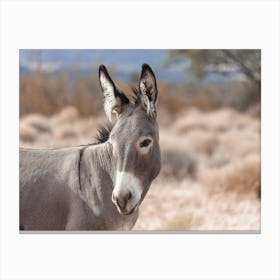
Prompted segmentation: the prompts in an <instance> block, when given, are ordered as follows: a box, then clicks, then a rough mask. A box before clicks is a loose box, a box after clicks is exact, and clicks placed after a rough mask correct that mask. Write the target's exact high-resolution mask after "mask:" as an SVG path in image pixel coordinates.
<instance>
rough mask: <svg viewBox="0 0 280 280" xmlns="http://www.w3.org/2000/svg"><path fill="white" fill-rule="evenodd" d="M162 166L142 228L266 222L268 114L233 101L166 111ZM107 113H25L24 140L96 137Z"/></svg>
mask: <svg viewBox="0 0 280 280" xmlns="http://www.w3.org/2000/svg"><path fill="white" fill-rule="evenodd" d="M158 118H159V130H160V145H161V151H162V170H161V173H160V175H159V176H158V178H157V179H156V180H155V181H154V182H153V184H152V186H151V188H150V190H149V192H148V194H147V196H146V198H145V200H144V201H143V203H142V205H141V206H140V215H139V219H138V221H137V223H136V225H135V227H134V230H259V229H260V121H259V119H258V118H256V117H254V116H251V115H250V114H241V113H239V112H236V111H234V110H232V109H227V108H224V109H220V110H217V111H213V112H209V113H202V112H199V111H197V110H195V109H191V110H188V111H186V113H185V114H181V115H180V116H177V117H175V118H174V117H172V118H171V117H170V116H168V114H167V113H166V112H163V111H160V112H159V117H158ZM102 122H104V116H100V117H97V118H81V117H79V114H78V112H77V111H76V110H75V109H74V108H72V107H68V108H65V109H64V110H63V111H61V112H60V113H58V114H56V115H53V116H51V117H45V116H42V115H38V114H32V115H27V116H24V117H23V118H22V119H21V120H20V146H22V147H33V148H42V147H45V148H49V147H66V146H73V145H80V144H87V143H92V142H93V141H94V135H95V134H96V131H97V127H98V123H102Z"/></svg>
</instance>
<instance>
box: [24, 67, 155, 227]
mask: <svg viewBox="0 0 280 280" xmlns="http://www.w3.org/2000/svg"><path fill="white" fill-rule="evenodd" d="M104 68H105V67H104V66H102V69H101V71H103V69H104ZM106 74H107V75H108V73H106ZM110 82H112V81H110ZM122 94H123V93H122ZM104 95H105V98H106V94H104ZM107 95H108V94H107ZM110 98H112V96H110ZM116 98H118V96H116ZM138 98H141V96H138ZM113 103H114V102H113ZM105 104H106V102H105ZM107 104H108V103H107ZM118 104H119V105H118V106H120V107H119V108H118V110H117V121H116V123H115V125H114V126H113V128H112V131H111V132H110V134H109V138H108V139H107V141H105V142H104V143H99V144H96V145H94V144H92V145H86V146H78V147H71V148H63V149H45V150H43V149H25V148H20V229H24V230H128V229H132V228H133V226H134V224H135V223H136V220H137V218H138V206H139V205H140V203H141V202H142V200H143V199H144V197H145V195H146V193H147V191H148V189H149V187H150V185H151V183H152V181H153V179H154V178H155V177H156V176H157V175H158V173H159V171H160V149H159V144H158V140H159V136H158V127H157V122H156V119H155V117H153V116H151V115H150V114H147V111H146V107H144V106H143V103H142V102H141V101H140V102H135V103H133V104H132V103H128V104H127V102H124V103H122V102H121V99H118ZM106 106H107V105H106ZM153 106H155V104H154V103H153ZM111 109H112V110H115V109H116V108H111ZM106 110H107V112H108V110H109V109H108V106H107V108H106ZM143 135H149V137H152V139H153V146H152V147H151V148H150V150H149V153H147V154H145V155H144V156H143V155H141V154H139V152H138V150H137V147H136V143H138V142H137V141H138V139H139V137H141V136H143ZM117 171H119V172H120V171H124V172H127V173H129V174H132V175H133V176H134V177H135V178H137V180H139V182H141V191H142V194H141V199H140V201H139V203H137V205H136V207H134V208H133V209H132V211H131V213H126V212H125V210H126V209H124V210H123V212H120V209H118V208H117V207H116V205H115V203H113V201H112V193H113V190H114V186H115V183H116V173H117ZM125 187H126V186H124V188H125ZM125 203H127V204H128V201H125Z"/></svg>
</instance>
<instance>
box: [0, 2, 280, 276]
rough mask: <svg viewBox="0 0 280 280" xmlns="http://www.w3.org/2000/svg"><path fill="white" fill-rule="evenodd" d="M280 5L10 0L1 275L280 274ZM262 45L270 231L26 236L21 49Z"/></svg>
mask: <svg viewBox="0 0 280 280" xmlns="http://www.w3.org/2000/svg"><path fill="white" fill-rule="evenodd" d="M279 34H280V30H279V2H278V1H185V2H183V1H172V2H171V1H170V2H169V1H143V2H140V1H135V2H128V1H123V2H121V1H118V2H117V1H112V2H110V1H103V2H98V1H94V2H90V1H68V2H66V1H59V2H58V1H24V0H20V1H13V0H11V1H8V0H6V1H2V2H1V60H0V61H1V84H0V86H1V100H0V102H1V111H0V113H1V192H0V199H1V200H0V209H1V213H0V214H1V216H0V217H1V220H0V222H1V227H0V228H1V239H0V257H1V258H0V261H1V263H0V265H1V266H0V273H1V274H0V276H1V279H93V278H94V279H96V278H97V279H112V278H114V279H133V278H136V279H144V278H145V279H148V278H149V279H150V278H153V279H279V276H280V275H279V274H280V273H279V263H280V258H279V238H280V232H279V223H280V217H279V210H280V209H279V205H280V201H279V186H280V182H279V143H280V138H279V128H280V125H279V112H280V110H279V77H280V73H279V61H280V57H279V50H280V45H279ZM21 48H73V49H74V48H92V49H94V48H187V49H192V48H197V49H201V48H217V49H221V48H230V49H235V48H241V49H242V48H257V49H262V226H261V234H244V235H240V234H236V235H234V234H230V235H227V234H223V235H220V234H210V235H207V234H203V235H201V234H199V235H196V234H186V235H183V234H181V235H176V234H173V235H158V234H153V235H123V234H118V235H110V234H108V235H102V234H94V235H91V234H79V235H74V234H70V235H69V234H68V235H67V234H51V235H49V234H38V235H35V234H32V235H26V234H21V235H20V234H19V232H18V115H19V114H18V50H19V49H21Z"/></svg>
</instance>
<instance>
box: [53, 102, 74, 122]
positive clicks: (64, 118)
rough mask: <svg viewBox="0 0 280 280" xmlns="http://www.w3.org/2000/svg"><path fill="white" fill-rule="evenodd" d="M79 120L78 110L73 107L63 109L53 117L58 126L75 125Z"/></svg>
mask: <svg viewBox="0 0 280 280" xmlns="http://www.w3.org/2000/svg"><path fill="white" fill-rule="evenodd" d="M78 118H79V112H78V110H77V109H76V108H75V107H73V106H66V107H64V108H62V110H61V111H59V112H58V113H57V114H55V115H53V117H52V120H53V121H54V123H56V124H60V125H61V124H65V123H73V122H74V121H77V120H78Z"/></svg>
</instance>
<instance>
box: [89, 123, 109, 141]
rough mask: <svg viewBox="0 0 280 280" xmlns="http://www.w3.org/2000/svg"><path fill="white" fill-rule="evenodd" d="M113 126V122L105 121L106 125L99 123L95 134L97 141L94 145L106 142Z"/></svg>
mask: <svg viewBox="0 0 280 280" xmlns="http://www.w3.org/2000/svg"><path fill="white" fill-rule="evenodd" d="M113 127H114V125H113V124H111V123H105V124H104V125H99V127H98V129H97V134H96V136H95V140H96V141H95V143H94V145H98V144H101V143H105V142H106V141H107V140H108V139H109V136H110V133H111V131H112V129H113Z"/></svg>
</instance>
